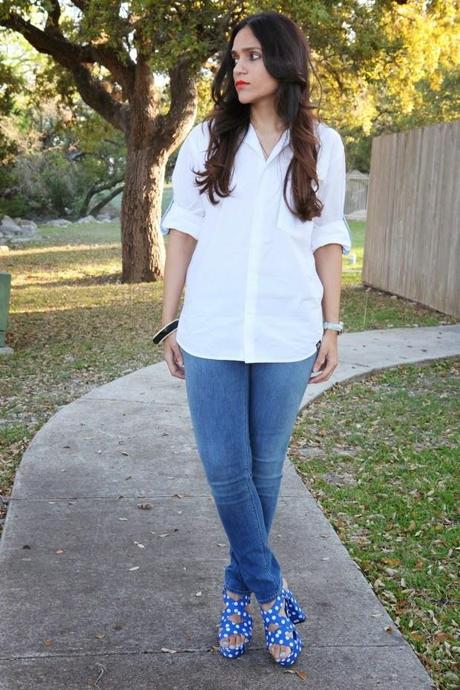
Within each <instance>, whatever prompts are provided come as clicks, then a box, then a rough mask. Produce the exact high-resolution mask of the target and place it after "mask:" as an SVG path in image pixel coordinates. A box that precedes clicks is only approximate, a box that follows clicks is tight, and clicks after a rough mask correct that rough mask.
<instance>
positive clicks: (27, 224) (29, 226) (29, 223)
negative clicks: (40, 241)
mask: <svg viewBox="0 0 460 690" xmlns="http://www.w3.org/2000/svg"><path fill="white" fill-rule="evenodd" d="M14 220H15V223H16V225H19V226H20V227H21V228H24V229H25V230H27V231H30V232H36V231H37V230H38V227H37V224H36V223H34V221H33V220H23V219H22V218H15V219H14Z"/></svg>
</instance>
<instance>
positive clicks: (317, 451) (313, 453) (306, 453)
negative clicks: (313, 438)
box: [296, 446, 325, 458]
mask: <svg viewBox="0 0 460 690" xmlns="http://www.w3.org/2000/svg"><path fill="white" fill-rule="evenodd" d="M296 452H297V453H298V455H301V456H302V457H303V458H323V457H324V456H325V452H324V450H323V449H322V448H319V447H318V446H313V447H312V448H298V449H297V450H296Z"/></svg>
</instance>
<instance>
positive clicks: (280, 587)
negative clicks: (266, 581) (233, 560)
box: [257, 584, 283, 604]
mask: <svg viewBox="0 0 460 690" xmlns="http://www.w3.org/2000/svg"><path fill="white" fill-rule="evenodd" d="M282 587H283V586H282V584H281V585H280V586H279V588H278V590H275V592H274V594H273V596H270V597H268V598H267V599H265V597H264V599H263V601H261V600H260V599H257V602H258V603H259V604H268V602H269V601H273V600H274V599H276V597H277V596H278V595H279V594H281V590H282Z"/></svg>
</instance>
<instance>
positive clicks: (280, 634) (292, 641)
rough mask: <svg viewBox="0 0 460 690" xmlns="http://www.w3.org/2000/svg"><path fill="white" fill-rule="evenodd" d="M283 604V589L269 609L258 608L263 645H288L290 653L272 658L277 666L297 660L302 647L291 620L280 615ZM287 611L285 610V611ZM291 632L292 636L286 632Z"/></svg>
mask: <svg viewBox="0 0 460 690" xmlns="http://www.w3.org/2000/svg"><path fill="white" fill-rule="evenodd" d="M283 604H285V590H284V587H283V590H282V591H281V593H280V594H278V596H277V597H276V599H275V603H274V604H273V606H272V607H271V608H270V609H267V610H264V609H263V608H262V607H260V608H259V610H260V613H261V616H262V620H263V623H264V631H265V643H266V644H265V646H266V648H267V649H268V648H269V647H270V645H272V644H278V645H282V646H283V647H284V646H286V647H290V648H291V653H290V654H289V656H287V657H280V658H279V659H275V657H273V655H272V658H273V660H274V661H275V663H277V664H279V666H292V664H293V663H295V661H297V659H298V657H299V654H300V652H301V650H302V647H303V642H302V640H301V638H300V635H299V634H298V632H297V631H296V629H295V627H294V624H293V622H292V621H291V620H290V618H286V617H285V616H282V615H280V613H279V611H280V610H281V607H282V606H283ZM286 613H287V611H286ZM273 624H275V625H277V626H278V628H277V629H276V630H269V627H270V625H273ZM290 633H292V637H290V636H288V634H290Z"/></svg>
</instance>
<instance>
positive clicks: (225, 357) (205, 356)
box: [176, 336, 317, 364]
mask: <svg viewBox="0 0 460 690" xmlns="http://www.w3.org/2000/svg"><path fill="white" fill-rule="evenodd" d="M176 342H177V344H178V345H179V346H180V347H181V348H182V349H183V350H185V352H188V354H190V355H193V356H194V357H202V358H203V359H220V360H231V361H233V362H244V363H245V364H263V363H276V362H280V363H281V362H300V361H302V360H304V359H307V358H308V357H311V356H312V355H314V354H316V352H317V349H316V346H315V347H314V348H313V350H312V351H311V352H309V353H308V354H305V355H300V357H299V356H297V357H289V358H287V359H266V358H264V359H261V358H257V357H256V358H251V359H249V360H247V359H244V357H241V356H239V357H235V356H234V355H230V354H229V355H209V354H203V353H200V352H192V350H191V349H190V348H189V347H188V346H185V345H183V344H182V343H181V342H180V341H179V339H178V338H177V336H176ZM192 349H193V348H192Z"/></svg>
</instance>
